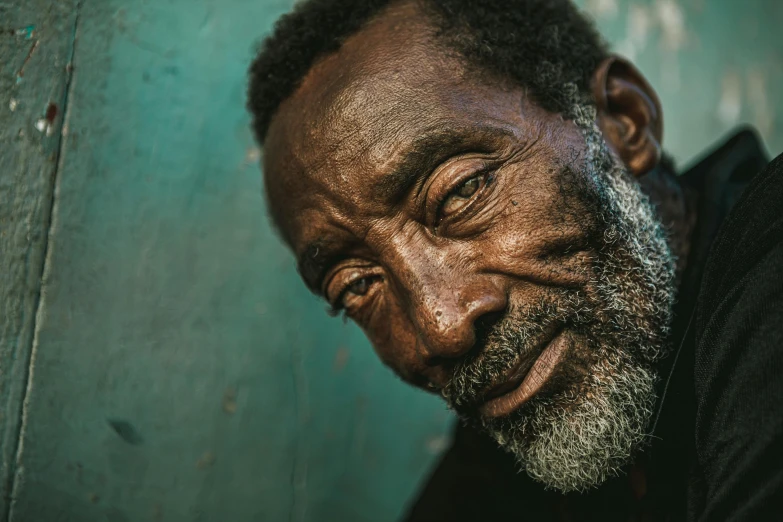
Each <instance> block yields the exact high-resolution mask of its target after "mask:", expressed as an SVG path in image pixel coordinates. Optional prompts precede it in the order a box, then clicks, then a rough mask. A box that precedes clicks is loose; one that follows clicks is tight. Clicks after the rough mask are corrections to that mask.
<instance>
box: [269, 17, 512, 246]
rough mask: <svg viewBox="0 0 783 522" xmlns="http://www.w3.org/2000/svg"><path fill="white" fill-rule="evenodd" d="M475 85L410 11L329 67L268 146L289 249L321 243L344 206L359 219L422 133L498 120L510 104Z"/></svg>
mask: <svg viewBox="0 0 783 522" xmlns="http://www.w3.org/2000/svg"><path fill="white" fill-rule="evenodd" d="M473 76H475V75H473V74H471V73H469V72H468V70H467V69H466V68H465V67H464V66H463V64H462V62H461V60H459V59H458V58H456V57H455V56H453V55H452V54H450V53H449V52H448V51H446V50H445V49H444V48H443V47H442V46H440V45H439V44H438V43H437V42H436V41H435V37H434V29H433V28H432V27H431V26H430V25H429V24H428V23H427V19H426V18H425V17H424V15H423V14H421V13H420V12H419V11H418V10H417V8H415V7H414V6H412V5H411V4H403V5H395V6H393V7H391V8H390V10H389V11H387V12H385V13H384V14H382V15H381V16H380V18H378V19H376V20H375V21H373V22H371V23H370V24H369V25H368V26H367V27H365V28H363V29H362V30H360V31H359V32H358V33H357V34H355V35H353V36H352V37H350V38H349V39H348V40H346V42H345V43H344V44H343V46H342V47H341V48H340V50H339V51H337V52H335V53H333V54H331V55H329V56H327V57H325V58H322V59H321V60H320V61H319V62H318V63H317V64H316V65H315V66H314V67H313V68H312V69H311V70H310V71H309V73H308V74H307V76H306V77H305V79H304V81H303V82H302V84H301V85H300V87H299V88H298V89H297V91H296V92H295V93H294V94H293V95H292V96H291V97H290V98H288V99H287V100H286V101H285V102H284V103H283V104H282V105H281V106H280V108H279V110H278V112H277V114H276V115H275V117H274V118H273V120H272V123H271V125H270V128H269V132H268V134H267V140H266V143H265V153H264V172H265V183H266V190H267V195H268V198H269V201H270V206H271V211H272V215H273V218H274V219H275V221H276V223H277V225H278V226H279V227H280V228H281V231H282V232H283V236H284V238H285V239H286V241H287V242H288V243H289V244H291V245H292V246H295V244H296V243H299V242H300V241H299V236H300V235H301V232H302V230H301V229H302V227H301V223H302V222H306V223H307V227H306V228H307V230H306V231H307V232H308V234H309V235H317V233H318V231H317V230H314V228H313V227H317V225H318V224H319V223H321V222H322V221H324V216H323V212H322V210H323V209H324V208H327V207H328V208H330V209H331V211H333V213H334V212H336V211H337V209H336V207H335V205H336V203H335V202H337V201H339V203H340V204H341V205H342V206H343V207H346V206H349V207H350V206H351V205H353V206H354V207H355V210H356V211H358V209H359V207H361V206H362V203H366V201H367V199H368V198H370V197H371V196H370V194H369V193H367V194H365V193H364V189H365V188H368V187H370V186H371V185H372V182H373V180H377V179H378V178H379V177H381V176H384V175H385V174H387V173H388V171H389V168H390V167H391V166H392V165H393V164H394V163H395V162H397V161H398V160H399V158H400V156H401V155H402V154H403V153H404V152H405V151H406V150H407V149H408V148H410V146H411V144H412V143H414V142H415V140H417V139H418V138H419V137H420V136H421V135H422V133H424V132H426V131H428V130H432V129H437V128H441V129H446V128H448V127H449V126H459V125H461V126H465V125H471V124H472V123H475V122H486V121H488V120H492V119H498V120H499V119H501V116H500V113H501V108H500V107H499V105H503V103H500V101H498V100H495V101H497V102H498V103H497V104H493V99H492V96H490V95H489V94H488V93H487V92H486V91H487V90H488V89H489V88H488V87H482V84H480V83H479V82H477V81H476V80H475V79H474V78H473ZM501 92H505V94H506V96H507V97H509V98H510V97H511V96H513V95H512V94H510V93H508V92H506V91H501ZM498 94H499V93H494V95H495V97H497V95H498ZM516 100H517V103H518V102H519V98H518V94H517V98H516ZM357 177H360V178H361V179H362V183H357ZM327 200H328V201H327ZM342 210H343V211H345V212H348V213H350V212H351V210H350V209H345V208H343V209H342ZM295 249H296V248H295Z"/></svg>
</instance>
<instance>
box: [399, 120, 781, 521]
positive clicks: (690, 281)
mask: <svg viewBox="0 0 783 522" xmlns="http://www.w3.org/2000/svg"><path fill="white" fill-rule="evenodd" d="M681 180H682V183H683V184H684V185H686V186H687V187H689V188H690V189H692V190H695V191H696V192H697V193H698V194H699V203H698V205H699V208H698V218H697V224H696V230H695V232H694V235H693V238H692V241H691V251H690V254H689V257H688V262H687V264H686V272H685V274H684V277H683V282H682V284H681V286H680V289H679V292H678V301H677V304H676V306H675V322H674V325H673V333H672V335H673V345H674V347H675V350H674V351H673V353H672V356H671V357H669V360H668V361H666V363H665V365H664V368H663V370H664V371H663V378H662V379H661V384H660V389H659V397H660V398H659V402H658V408H657V413H656V416H655V418H654V420H653V423H652V427H651V433H652V442H651V444H650V445H649V447H648V448H647V449H646V450H645V451H644V452H643V454H642V455H641V456H640V457H639V458H638V459H637V460H636V462H635V464H634V465H633V466H631V467H629V469H628V472H627V474H625V475H622V476H620V477H616V478H613V479H611V480H609V481H607V482H606V483H604V484H603V485H602V486H600V487H599V488H597V489H595V490H592V491H590V492H588V493H585V494H579V493H575V494H567V495H562V494H559V493H556V492H553V491H546V490H544V489H543V487H542V486H541V485H539V484H537V483H535V482H533V481H532V480H531V479H529V478H528V477H527V476H526V475H525V474H524V473H518V472H517V468H516V466H515V465H514V463H513V460H512V458H511V457H510V456H508V455H506V454H505V453H503V452H502V451H501V450H500V449H499V448H498V447H497V446H496V445H495V444H494V442H492V441H491V440H490V439H489V438H488V437H486V436H484V435H482V434H480V433H478V432H476V431H475V430H473V429H471V428H469V427H465V426H462V425H458V426H457V428H456V432H455V437H454V442H453V445H452V447H451V448H450V449H449V451H448V452H447V453H446V454H445V455H444V457H443V459H442V460H441V462H440V464H439V465H438V467H437V468H436V469H435V470H434V472H433V474H432V476H431V477H430V479H429V481H428V482H427V484H426V485H425V486H424V488H423V489H422V491H421V492H420V495H419V497H418V498H417V499H416V500H415V502H414V503H413V505H412V508H411V510H410V513H409V515H408V517H407V520H408V521H409V522H425V521H426V522H441V521H442V522H451V521H453V522H459V521H471V522H473V521H476V522H485V521H486V522H488V521H504V520H514V521H520V522H521V521H524V520H535V521H547V520H553V521H554V520H564V521H566V520H568V521H579V520H600V521H607V522H609V521H615V520H617V521H621V520H622V521H635V520H638V521H647V520H650V521H657V520H666V521H681V520H689V521H691V520H692V521H704V522H707V521H727V520H731V521H735V520H752V521H763V520H783V155H781V156H779V157H778V158H777V159H775V160H774V161H772V162H771V163H770V164H769V165H767V160H766V158H765V155H764V153H763V151H762V149H761V146H760V145H759V141H758V139H757V138H756V135H755V134H754V133H753V132H751V131H749V130H744V131H742V132H740V133H739V134H737V135H736V136H734V137H732V138H731V139H730V140H728V141H727V142H726V143H725V144H724V145H723V146H721V147H720V148H718V149H717V150H715V151H714V152H713V153H712V154H710V155H709V156H708V157H707V158H705V159H704V160H702V161H701V162H700V163H698V164H697V165H696V166H695V167H693V168H692V169H691V170H689V171H688V172H687V173H685V174H684V175H683V176H682V177H681Z"/></svg>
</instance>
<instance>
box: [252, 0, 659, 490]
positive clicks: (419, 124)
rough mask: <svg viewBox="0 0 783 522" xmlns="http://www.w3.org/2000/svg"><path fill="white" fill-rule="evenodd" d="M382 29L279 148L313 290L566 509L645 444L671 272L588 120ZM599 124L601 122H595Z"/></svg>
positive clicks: (284, 213) (281, 195)
mask: <svg viewBox="0 0 783 522" xmlns="http://www.w3.org/2000/svg"><path fill="white" fill-rule="evenodd" d="M429 33H430V31H429V29H428V26H427V25H426V24H425V23H423V22H422V21H421V17H420V16H417V13H415V11H414V10H412V8H408V7H399V8H396V9H395V10H392V11H389V12H387V13H386V14H385V15H384V16H383V17H381V19H379V20H377V21H376V22H373V23H372V24H370V26H368V27H366V28H365V29H363V30H362V31H360V32H359V33H358V34H356V35H355V36H353V37H351V38H350V39H349V40H348V41H347V42H346V43H345V44H344V45H343V47H342V48H341V49H340V50H339V51H338V52H337V53H335V54H332V55H330V56H328V57H326V58H325V59H323V60H321V61H320V62H319V63H318V64H316V66H315V67H314V68H313V69H312V70H311V71H310V73H309V74H308V76H307V77H306V78H305V80H304V82H303V84H302V85H301V86H300V88H299V89H298V90H297V92H296V93H295V94H294V95H293V96H292V97H290V98H289V99H288V100H286V102H284V104H283V105H282V106H281V108H280V110H279V112H278V114H277V115H276V116H275V118H274V120H273V122H272V125H271V127H270V129H269V133H268V137H267V141H266V148H265V150H266V154H265V165H264V166H265V169H264V170H265V180H266V187H267V193H268V196H269V201H270V205H271V211H272V215H273V216H274V218H275V220H276V221H277V223H278V225H279V226H280V229H281V231H282V233H283V236H284V238H285V239H286V241H287V242H288V243H289V245H290V246H291V248H292V249H293V251H294V252H295V254H296V256H297V259H298V260H299V265H300V271H301V273H302V276H303V278H304V280H305V282H306V284H307V285H308V286H309V287H310V288H311V289H312V290H314V291H315V292H317V293H319V294H321V295H323V296H324V297H325V299H327V300H328V301H329V303H330V304H331V306H332V307H333V308H334V309H335V311H344V313H345V314H346V315H348V316H349V317H350V318H352V319H353V320H354V321H356V323H357V324H359V325H360V326H361V328H362V329H363V330H364V331H365V332H366V334H367V336H368V337H369V339H370V341H371V342H372V344H373V346H374V348H375V350H376V351H377V353H378V355H379V356H380V358H381V359H382V360H383V362H384V363H385V364H387V365H388V366H389V367H391V368H392V369H393V370H394V371H395V372H396V373H397V374H398V375H400V377H402V378H403V379H404V380H406V381H408V382H410V383H412V384H414V385H417V386H421V387H424V388H427V389H430V390H437V391H439V393H440V394H441V395H442V396H443V397H444V398H445V399H446V401H447V402H448V403H449V405H450V406H451V407H453V408H454V409H455V410H456V411H457V412H458V413H459V414H460V415H462V416H463V417H465V418H468V419H471V420H473V421H475V422H477V423H479V424H481V425H483V426H484V427H485V428H486V429H487V431H489V433H491V434H492V435H493V436H494V437H495V439H496V440H497V441H498V442H499V443H500V444H501V445H502V446H503V447H505V448H506V449H508V450H509V451H511V452H513V453H514V454H515V456H516V457H517V458H518V460H519V461H520V463H521V464H522V465H523V466H524V467H525V468H526V469H527V471H528V472H529V473H530V474H531V475H532V476H534V477H535V478H538V479H540V480H542V481H544V482H545V483H547V484H549V485H551V486H553V487H557V488H559V489H561V490H564V491H567V490H571V489H582V488H585V487H588V486H591V485H594V484H596V483H598V482H600V481H602V480H603V479H604V478H605V477H606V476H607V475H608V474H610V473H612V472H613V471H615V470H616V469H617V468H618V467H619V466H621V465H622V464H624V463H625V462H626V461H627V460H628V458H629V456H630V455H631V453H632V452H633V450H634V449H635V448H636V447H637V446H638V445H639V444H640V442H641V439H642V434H643V431H644V429H645V427H646V423H647V421H648V419H649V416H650V409H651V406H652V404H653V401H654V395H653V384H654V380H655V372H654V365H653V363H654V361H655V360H656V359H657V358H659V357H660V355H661V353H662V350H663V344H664V339H665V336H666V331H667V328H668V323H669V319H670V317H669V314H670V306H671V298H672V291H671V287H672V260H671V256H670V254H669V252H668V249H667V247H666V243H665V240H664V236H663V234H662V232H661V227H660V226H659V224H658V222H657V221H656V219H655V218H654V215H653V212H652V209H651V207H650V205H649V203H648V202H647V200H646V198H644V196H642V194H641V192H640V191H639V188H638V185H637V184H636V183H635V181H633V180H632V179H631V177H630V175H629V174H628V173H627V172H626V171H625V170H624V169H623V167H622V166H621V165H619V164H618V162H617V161H616V160H615V159H614V158H613V157H612V156H610V155H609V154H608V152H607V149H606V147H605V144H604V142H603V140H602V138H601V136H600V133H599V132H598V131H597V129H596V127H595V126H594V125H592V122H590V121H589V120H590V118H587V119H584V118H583V119H584V121H582V122H581V123H580V124H575V122H574V121H567V120H564V119H563V118H561V117H560V116H559V115H556V114H552V113H548V112H546V111H544V110H542V109H540V108H538V107H537V106H536V105H535V103H533V102H532V101H530V100H528V99H527V98H526V97H525V94H524V90H523V89H521V88H515V87H511V86H506V85H502V84H500V82H490V81H487V80H486V79H482V77H481V76H480V75H477V74H476V73H474V72H472V71H471V70H469V69H467V68H466V67H464V66H463V65H462V64H461V62H460V60H458V59H457V58H455V57H453V56H449V54H448V53H447V52H445V51H444V50H443V48H441V47H439V46H438V45H437V44H436V43H434V42H433V40H432V38H431V37H430V36H429ZM582 109H584V110H585V111H586V112H588V113H589V108H587V107H583V108H582Z"/></svg>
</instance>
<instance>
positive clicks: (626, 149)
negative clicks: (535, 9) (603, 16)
mask: <svg viewBox="0 0 783 522" xmlns="http://www.w3.org/2000/svg"><path fill="white" fill-rule="evenodd" d="M592 90H593V98H594V99H595V103H596V108H597V111H598V126H599V128H600V129H601V132H603V134H604V137H605V139H606V141H607V143H608V144H609V146H610V147H611V148H612V150H614V152H615V153H616V154H617V155H618V156H619V157H620V159H622V160H623V162H624V163H625V164H626V166H627V167H628V168H629V170H630V171H631V172H632V173H633V174H634V175H635V176H637V177H640V176H643V175H645V174H646V173H647V172H649V171H651V170H652V169H653V168H655V166H656V165H657V164H658V162H659V161H660V158H661V140H662V138H663V115H662V113H661V104H660V101H659V100H658V96H657V95H656V93H655V90H654V89H653V88H652V87H651V86H650V84H649V83H647V80H645V78H644V76H642V74H641V73H640V72H639V71H638V70H637V69H636V67H634V66H633V65H632V64H631V63H630V62H628V61H627V60H625V59H623V58H621V57H619V56H610V57H609V58H607V59H606V60H604V61H603V62H601V64H600V65H599V66H598V67H597V68H596V71H595V73H594V74H593V81H592Z"/></svg>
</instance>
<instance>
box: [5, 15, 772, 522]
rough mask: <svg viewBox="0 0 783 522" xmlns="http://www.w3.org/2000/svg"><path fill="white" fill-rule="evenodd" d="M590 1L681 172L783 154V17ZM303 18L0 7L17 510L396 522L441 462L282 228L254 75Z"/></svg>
mask: <svg viewBox="0 0 783 522" xmlns="http://www.w3.org/2000/svg"><path fill="white" fill-rule="evenodd" d="M580 5H583V6H585V7H586V8H587V9H588V10H589V11H590V12H591V13H593V14H594V15H595V16H596V18H597V20H598V22H599V27H601V29H602V30H603V31H604V32H605V33H606V34H607V36H608V38H609V39H610V40H611V41H612V42H614V43H615V45H616V47H617V49H618V50H619V51H620V52H621V53H623V54H626V55H628V56H630V57H631V58H633V59H634V60H635V61H636V62H637V63H638V64H639V65H640V68H641V69H642V70H643V72H644V73H645V74H646V75H647V76H648V77H649V79H650V80H651V83H652V84H653V85H654V86H655V87H656V88H657V89H658V91H659V93H660V94H661V98H662V101H663V104H664V106H665V109H666V113H665V120H666V138H665V145H666V148H667V149H668V150H669V151H670V152H672V153H673V154H674V156H675V157H676V158H677V159H678V160H680V161H681V162H684V163H687V162H690V161H691V160H693V159H694V158H695V157H696V156H697V155H698V154H699V153H700V152H701V151H702V149H703V148H704V147H707V146H708V145H709V144H710V143H711V142H713V141H714V140H716V139H718V138H719V137H720V136H721V135H723V134H724V133H725V132H727V131H728V130H729V129H730V128H731V127H733V126H734V125H735V124H737V123H740V122H750V123H753V124H754V125H756V126H757V127H758V128H759V130H760V131H761V133H762V135H763V136H764V137H765V138H766V139H767V144H768V147H769V149H770V152H771V153H773V154H777V153H780V152H781V151H782V150H783V106H781V97H780V95H779V93H780V92H781V88H783V71H782V70H781V67H783V56H781V55H782V54H783V44H781V43H780V41H781V40H780V38H778V35H777V31H779V27H780V26H781V23H783V3H780V2H776V1H774V0H748V1H745V2H742V3H739V2H730V1H728V0H726V1H723V2H708V1H706V0H681V1H680V2H675V1H674V0H647V1H638V2H628V1H625V0H584V1H582V2H581V4H580ZM290 7H291V0H252V1H251V0H165V1H153V0H82V1H81V2H77V0H72V1H65V0H57V1H55V0H34V1H33V0H24V1H23V0H11V1H5V2H0V58H1V59H0V297H2V305H1V306H2V308H0V313H2V316H1V317H0V321H1V322H0V399H1V400H0V455H1V456H2V467H1V468H0V480H2V487H3V490H2V493H3V494H2V499H0V521H2V522H6V521H14V522H40V521H49V520H58V521H80V522H89V521H99V520H111V521H133V522H136V521H138V522H146V521H176V522H179V521H193V520H204V521H214V520H231V521H237V522H242V521H251V520H252V521H256V520H269V521H278V520H294V521H338V520H339V521H371V522H376V521H383V520H394V519H395V518H396V517H397V516H398V515H399V513H400V512H401V510H402V509H403V505H404V502H405V499H407V498H408V497H409V496H410V495H411V494H412V493H413V491H414V490H415V489H416V486H417V483H418V482H419V481H420V480H422V478H423V477H424V476H425V475H426V472H427V469H428V468H429V466H430V465H431V464H432V463H433V462H434V460H435V458H436V456H437V455H438V453H439V451H440V450H441V449H442V448H443V447H444V444H445V443H446V438H445V435H446V433H447V431H448V425H449V423H450V417H449V415H448V414H447V413H446V412H445V410H444V408H443V407H442V406H441V405H440V404H439V403H438V401H436V400H435V399H433V398H431V397H427V396H425V395H424V394H422V393H419V392H416V391H413V390H411V389H408V388H407V387H405V386H404V385H402V384H401V383H400V382H399V381H397V380H396V379H395V378H394V377H392V376H391V375H390V373H389V372H388V371H387V370H385V369H384V368H382V367H381V365H380V363H378V362H377V361H376V360H375V357H374V355H373V354H372V352H371V350H370V347H369V346H368V344H367V342H366V341H365V340H364V338H363V337H362V335H361V333H360V332H359V331H358V330H357V329H356V328H354V327H353V326H351V325H344V324H342V323H340V322H339V321H336V320H333V319H329V318H328V317H327V316H326V314H324V313H323V308H324V306H323V304H321V303H320V302H318V301H317V300H315V299H314V298H313V297H312V296H311V295H309V294H308V293H307V291H306V290H304V288H303V287H302V285H301V284H300V282H299V281H298V277H297V275H296V274H295V272H294V269H293V266H292V262H291V258H290V255H289V254H288V253H287V252H286V251H285V250H284V249H283V248H282V246H281V245H280V244H279V243H278V241H277V239H276V238H275V237H274V234H273V232H272V231H271V230H270V228H269V227H268V225H267V223H266V220H265V210H264V207H263V200H262V198H261V196H260V193H261V183H260V173H259V171H258V167H257V165H258V162H259V155H260V152H259V150H258V149H257V148H256V147H255V146H254V144H253V142H252V139H251V136H250V132H249V129H248V117H247V115H246V114H245V112H244V109H243V104H244V81H245V80H244V75H245V69H246V66H247V64H248V62H249V60H250V57H251V56H252V53H253V49H254V44H255V42H256V41H257V40H258V38H259V37H260V36H261V35H263V34H264V33H265V32H267V31H268V30H269V28H270V27H271V24H272V22H273V21H274V19H276V17H277V16H279V14H280V13H282V12H284V11H287V10H288V9H290ZM71 64H72V67H71Z"/></svg>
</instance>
